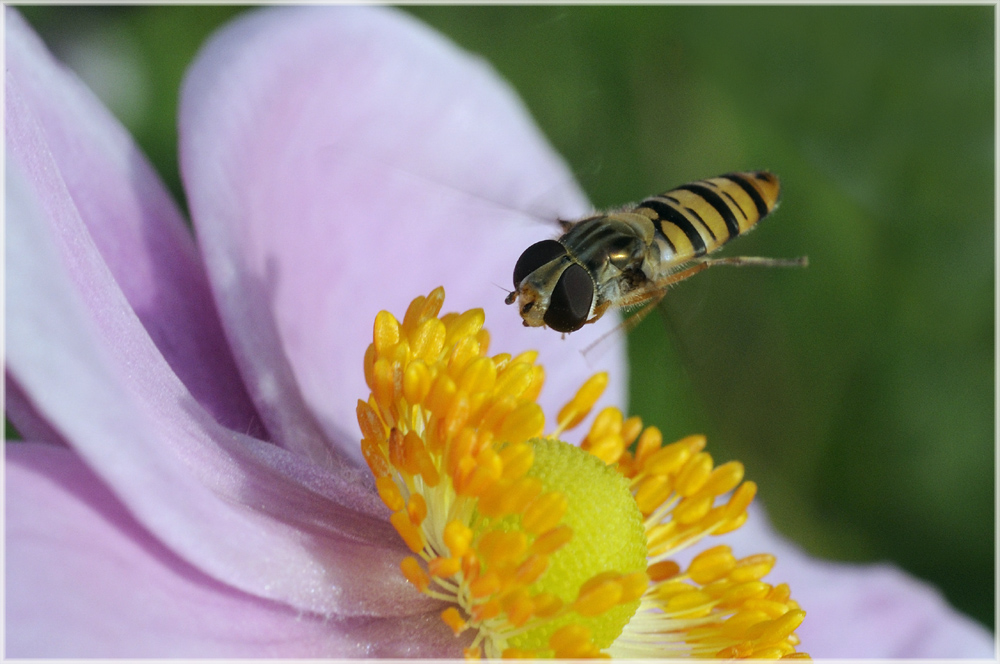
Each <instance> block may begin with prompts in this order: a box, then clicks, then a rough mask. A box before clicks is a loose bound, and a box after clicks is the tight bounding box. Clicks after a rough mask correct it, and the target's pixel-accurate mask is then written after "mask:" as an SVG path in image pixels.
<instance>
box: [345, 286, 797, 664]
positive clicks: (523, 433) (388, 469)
mask: <svg viewBox="0 0 1000 664" xmlns="http://www.w3.org/2000/svg"><path fill="white" fill-rule="evenodd" d="M443 303H444V291H443V290H442V289H436V290H435V291H433V292H432V293H431V294H430V295H428V296H427V297H418V298H416V299H415V300H414V301H413V302H412V303H411V304H410V306H409V307H408V309H407V311H406V314H405V316H404V317H403V320H402V322H400V321H398V320H397V319H396V318H395V317H393V316H392V315H391V314H389V313H388V312H384V311H383V312H380V313H379V314H378V315H377V316H376V318H375V325H374V331H373V336H372V343H371V345H370V346H369V347H368V349H367V351H366V352H365V356H364V376H365V381H366V383H367V384H368V387H369V389H370V390H371V394H370V395H369V398H368V399H367V400H366V401H359V402H358V406H357V415H358V424H359V426H360V428H361V434H362V440H361V449H362V453H363V456H364V458H365V461H366V462H367V463H368V466H369V468H370V469H371V471H372V474H373V475H374V476H375V486H376V489H377V490H378V495H379V496H380V498H381V499H382V501H383V502H384V503H385V505H386V506H387V507H388V508H389V510H390V512H391V515H390V517H389V521H390V523H391V524H392V525H393V527H394V528H395V529H396V531H397V532H398V533H399V535H400V537H401V538H402V540H403V542H404V543H405V544H406V545H407V546H408V547H409V548H410V550H411V551H413V553H414V554H415V555H414V556H410V557H407V558H405V559H404V560H403V561H402V563H401V566H400V570H401V573H402V574H403V576H404V577H405V578H406V579H407V580H408V581H409V582H410V583H411V584H413V586H414V587H415V588H416V589H417V590H418V591H420V592H424V593H427V594H428V595H430V596H432V597H434V598H436V599H441V600H445V601H448V602H450V603H451V605H450V606H448V607H447V608H446V609H445V610H444V611H442V613H441V619H442V620H443V621H444V622H445V623H446V624H447V625H448V626H449V627H450V628H451V629H452V630H453V631H454V632H455V634H459V633H461V632H466V631H469V630H471V632H472V633H473V635H474V636H473V638H472V644H471V645H470V646H469V647H468V648H466V649H465V654H466V656H467V657H469V658H479V657H481V656H484V655H485V656H489V657H497V656H504V657H532V658H534V657H553V656H555V657H562V658H580V657H607V656H608V655H609V654H615V655H621V656H628V657H664V658H665V657H677V656H684V655H693V656H701V657H724V658H728V657H797V656H799V655H800V653H797V652H796V646H797V645H798V638H797V637H796V635H795V633H794V630H795V629H796V628H797V627H798V626H799V624H800V623H801V622H802V619H803V617H804V615H805V614H804V612H803V611H801V609H799V607H798V605H797V604H796V603H795V602H794V601H793V600H791V598H790V592H789V590H788V587H787V586H786V585H784V584H781V585H777V586H771V585H769V584H767V583H765V582H764V581H763V578H764V577H765V576H766V575H767V573H768V572H770V570H771V568H772V567H773V565H774V558H773V556H769V555H766V554H761V555H756V556H748V557H745V558H742V559H739V560H737V559H736V558H735V556H734V555H733V553H732V551H731V550H730V548H729V547H727V546H717V547H713V548H710V549H707V550H705V551H702V552H701V553H700V554H698V555H697V556H695V557H694V558H693V559H692V561H691V563H690V565H688V567H687V569H684V568H682V567H681V566H680V565H678V564H677V563H676V562H675V561H673V560H672V559H671V558H670V557H671V556H672V555H673V554H674V553H675V552H676V551H678V550H680V549H682V548H684V547H687V546H691V545H694V544H696V543H698V542H699V541H700V540H701V539H703V538H704V537H707V536H710V535H714V534H719V533H723V532H727V531H730V530H733V529H735V528H738V527H739V526H740V525H741V524H742V523H743V521H745V520H746V518H747V507H748V506H749V504H750V502H751V501H752V500H753V497H754V495H755V493H756V486H755V485H754V484H753V483H752V482H743V475H744V468H743V465H742V464H740V463H738V462H729V463H725V464H722V465H720V466H715V465H714V462H713V460H712V457H711V456H710V455H709V454H707V453H706V452H704V451H703V450H704V448H705V444H706V441H705V438H704V436H689V437H687V438H684V439H682V440H680V441H677V442H675V443H672V444H669V445H664V444H663V437H662V435H661V434H660V431H659V430H658V429H656V428H655V427H649V428H643V425H642V421H641V420H640V419H639V418H637V417H629V418H626V417H624V415H623V414H622V413H621V411H619V410H618V409H616V408H612V407H609V408H604V409H603V410H602V411H600V412H599V413H598V414H597V416H596V417H595V418H594V420H593V422H592V424H591V427H590V430H589V431H588V433H587V434H586V435H585V436H584V438H583V441H582V442H581V446H580V448H579V449H578V448H573V447H572V446H570V445H568V444H566V443H562V442H559V441H558V440H556V439H557V438H558V437H560V436H561V435H562V434H563V433H564V432H566V431H569V430H571V429H573V428H574V427H576V426H578V425H579V424H580V423H581V422H582V421H583V420H584V419H585V418H586V417H587V416H588V415H589V414H590V412H591V411H592V410H593V408H594V405H595V404H596V403H597V400H598V399H599V398H600V396H601V394H602V393H603V391H604V389H605V387H606V386H607V384H608V375H607V374H605V373H599V374H596V375H595V376H593V377H591V378H590V379H589V380H587V381H586V382H585V383H584V384H583V385H582V386H581V388H580V389H579V390H578V391H577V393H576V394H575V395H574V396H573V398H572V399H571V400H570V401H569V403H567V404H566V406H564V407H563V408H562V410H560V411H559V416H558V418H557V424H556V428H555V431H553V432H552V433H551V434H549V436H548V437H547V438H539V436H541V434H542V432H543V430H544V427H545V418H544V414H543V413H542V410H541V408H540V407H539V405H538V404H537V402H536V398H537V396H538V394H539V392H540V390H541V389H542V385H543V383H544V378H545V372H544V370H543V369H542V367H541V366H539V365H536V364H535V362H536V360H537V358H538V353H537V352H536V351H527V352H524V353H520V354H509V353H499V354H496V355H493V356H489V355H488V354H487V352H488V349H489V345H490V336H489V333H488V332H487V331H486V329H484V327H483V325H484V322H485V316H484V314H483V312H482V310H479V309H473V310H470V311H466V312H464V313H461V314H455V313H449V314H445V315H443V316H439V312H440V310H441V307H442V305H443ZM581 449H582V450H583V451H581ZM717 502H718V504H717Z"/></svg>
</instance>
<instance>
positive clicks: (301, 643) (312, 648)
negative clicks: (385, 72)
mask: <svg viewBox="0 0 1000 664" xmlns="http://www.w3.org/2000/svg"><path fill="white" fill-rule="evenodd" d="M6 461H7V465H6V468H7V470H6V499H7V522H6V528H7V530H6V533H7V548H6V565H7V567H6V570H7V574H6V578H7V585H6V636H7V650H6V654H7V655H8V656H12V657H92V658H93V657H101V658H104V657H401V656H407V657H420V656H423V657H427V656H438V657H440V656H445V655H448V654H450V655H451V656H456V655H459V654H460V652H459V651H460V647H459V645H458V644H459V642H458V641H457V640H456V639H455V638H454V636H453V635H452V634H451V631H450V630H448V629H447V628H446V627H445V626H444V624H443V623H442V622H441V621H440V618H439V617H438V616H437V612H436V611H435V612H433V613H431V614H427V615H418V616H413V617H408V618H401V619H371V618H364V619H354V620H347V621H341V622H334V621H330V620H326V619H324V618H323V617H321V616H317V615H315V614H308V613H306V614H303V613H302V612H301V611H298V610H295V609H293V608H291V607H288V606H286V605H282V604H279V603H276V602H271V601H267V600H262V599H260V598H257V597H253V596H251V595H247V594H245V593H241V592H239V591H237V590H234V589H232V588H230V587H227V586H225V585H223V584H220V583H219V582H217V581H215V580H213V579H211V578H210V577H207V576H205V575H204V574H202V573H201V572H199V571H198V570H197V569H195V568H193V567H191V566H190V565H189V564H187V563H186V562H185V561H183V560H181V559H180V558H178V557H177V556H176V555H174V554H173V553H172V552H171V551H169V550H168V549H166V548H165V547H164V546H163V545H162V544H160V543H159V541H158V540H157V539H156V538H154V537H152V536H151V535H150V534H149V533H148V532H147V531H146V530H145V529H144V528H143V527H142V526H140V525H139V524H138V523H137V522H136V521H135V520H134V519H133V518H132V517H131V516H130V515H129V514H128V512H127V511H126V510H125V508H124V507H123V506H122V504H121V503H120V502H119V501H118V500H117V499H116V498H115V497H114V495H112V494H111V493H110V492H109V491H108V490H107V489H106V488H105V486H104V485H103V484H102V483H101V481H100V479H99V478H98V477H96V476H95V475H94V474H93V473H92V472H91V471H90V470H89V469H88V468H87V467H86V466H85V465H84V464H83V463H82V462H81V461H80V459H79V458H78V457H77V456H76V455H75V454H74V453H73V452H72V451H70V450H68V449H66V448H60V447H54V446H51V445H40V444H34V443H18V444H13V445H8V446H7V449H6Z"/></svg>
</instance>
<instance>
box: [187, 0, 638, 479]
mask: <svg viewBox="0 0 1000 664" xmlns="http://www.w3.org/2000/svg"><path fill="white" fill-rule="evenodd" d="M180 128H181V166H182V172H183V175H184V180H185V183H186V186H187V190H188V195H189V201H190V208H191V210H192V216H193V219H194V222H195V225H196V228H197V230H198V237H199V240H200V243H201V247H202V251H203V253H204V255H205V259H206V262H207V264H208V268H209V275H210V278H211V280H212V284H213V287H214V288H215V292H216V296H217V301H218V302H219V307H220V310H221V313H222V318H223V323H224V325H225V326H226V329H227V331H228V332H229V334H230V338H231V339H232V341H233V345H234V347H235V349H236V350H235V354H236V358H237V362H238V364H239V365H240V367H241V370H242V371H243V374H244V376H246V377H247V383H248V386H249V387H248V389H249V390H250V393H251V395H252V396H253V398H254V400H255V402H256V404H257V407H258V410H259V412H261V414H262V416H263V417H264V419H265V422H266V423H267V427H268V429H269V430H270V431H272V433H274V435H275V437H278V438H280V439H281V440H282V444H283V445H285V446H287V447H289V448H292V449H303V450H305V451H306V452H307V453H309V454H312V455H316V454H317V453H316V452H315V451H314V450H311V449H308V441H312V440H315V439H314V438H313V437H312V436H311V435H305V436H303V437H304V438H306V440H307V442H306V443H301V442H294V441H295V439H296V438H297V437H298V433H297V430H298V428H299V427H301V426H302V425H301V421H302V418H303V409H302V408H301V407H300V406H299V405H298V403H297V397H296V396H295V394H294V391H293V390H292V389H289V385H292V386H297V387H298V389H299V390H301V394H302V398H303V399H304V400H305V403H306V404H307V405H308V410H309V411H311V412H312V413H315V414H316V416H317V418H318V420H319V422H320V424H321V426H322V428H323V430H324V431H325V432H326V433H327V438H328V439H329V440H330V441H332V442H333V444H335V445H339V446H341V447H340V450H341V451H342V452H344V453H346V454H349V455H351V456H352V457H353V458H355V459H359V458H360V452H359V446H358V445H357V425H356V422H355V404H356V400H357V399H358V398H362V399H363V398H366V397H367V395H368V388H367V387H366V386H365V384H364V380H363V375H362V371H361V367H362V365H361V358H362V357H363V354H364V351H365V348H366V347H367V345H368V344H369V343H370V342H371V329H372V321H373V319H374V317H375V314H376V313H377V312H378V311H379V310H381V309H387V310H389V311H391V312H393V313H395V314H396V315H397V317H400V318H401V317H402V314H403V313H404V312H405V310H406V306H407V304H408V303H409V301H410V300H411V299H412V298H413V297H415V296H417V295H421V294H426V293H428V292H429V291H430V290H431V289H433V288H434V287H435V286H438V285H444V287H445V290H446V293H447V300H446V302H445V309H446V310H451V311H462V310H465V309H468V308H471V307H483V308H484V309H485V310H486V314H487V327H488V328H489V329H490V331H491V333H492V338H493V341H494V343H493V346H492V350H493V351H494V352H499V351H511V352H521V351H523V350H526V349H529V348H537V349H541V351H542V354H541V362H542V363H543V364H545V365H546V368H547V369H548V376H549V384H548V386H547V388H546V389H545V390H544V392H543V405H544V406H545V408H546V411H547V413H548V414H549V418H550V422H551V421H552V419H553V416H554V413H555V410H556V409H557V408H558V407H559V406H561V405H562V403H564V402H565V401H566V400H568V399H569V398H570V397H571V396H572V394H573V392H574V391H575V390H576V388H577V386H578V385H579V383H580V382H581V381H582V380H583V379H584V378H585V377H586V376H588V375H590V374H591V373H594V372H596V371H598V370H601V369H607V368H610V369H611V370H612V379H611V380H612V383H611V387H610V388H609V392H608V395H607V396H606V397H605V401H606V402H610V403H617V404H622V403H623V402H624V386H625V384H626V376H625V373H624V366H625V363H624V350H623V341H622V338H621V335H620V334H619V335H618V336H617V337H616V338H614V339H611V340H610V341H609V343H607V344H606V345H602V347H601V348H599V349H598V350H599V351H600V352H597V353H594V354H592V355H591V356H589V357H584V356H583V354H582V353H581V349H583V348H584V347H586V346H588V345H589V344H591V343H592V342H594V341H595V340H596V339H598V338H599V337H600V336H601V335H602V334H603V333H605V332H607V331H608V330H609V329H611V327H612V326H613V325H614V324H615V322H616V321H615V320H614V317H613V316H608V317H607V319H606V320H603V321H601V324H598V325H593V326H588V328H587V329H585V330H583V331H580V332H577V333H574V334H572V335H570V336H569V337H568V338H567V339H565V340H564V339H562V338H561V335H559V334H558V333H555V332H553V331H552V330H548V329H532V330H527V329H525V328H523V327H522V326H521V320H520V317H519V316H518V314H517V312H516V311H515V310H514V308H513V307H508V306H505V305H504V304H503V299H504V295H505V293H504V290H503V289H505V288H509V287H510V285H511V284H510V279H511V273H512V271H513V266H514V263H515V262H516V260H517V258H518V256H519V254H520V252H521V251H523V250H524V249H525V248H526V247H527V246H528V245H529V244H531V243H532V242H534V241H537V240H539V239H543V238H546V237H552V236H553V235H557V234H558V227H557V226H556V224H555V223H553V221H551V220H552V219H554V218H555V216H557V215H562V216H563V217H565V218H573V217H578V216H580V215H581V214H583V213H585V212H586V211H587V207H588V206H587V204H586V202H585V199H584V197H583V195H582V194H581V193H580V191H579V190H578V189H577V187H576V185H575V184H574V182H573V179H572V176H571V174H570V172H569V171H568V170H567V169H566V167H565V165H564V164H563V162H562V160H561V159H559V157H558V156H557V155H556V154H555V153H554V152H553V151H552V149H551V148H550V147H549V145H548V144H547V142H546V141H545V139H544V137H543V136H542V135H541V134H540V133H539V131H538V129H537V128H536V127H535V126H534V124H533V123H532V121H531V119H530V118H529V117H528V115H527V113H526V112H525V109H524V107H523V106H522V104H521V103H520V102H519V100H518V99H517V98H516V97H515V96H514V94H513V93H512V92H511V90H510V89H509V88H508V87H507V86H506V85H505V84H504V83H503V82H502V81H501V80H500V79H499V77H498V76H497V75H496V73H495V72H493V71H492V70H491V69H490V68H489V67H488V66H487V65H486V64H485V63H484V62H482V61H480V60H479V59H477V58H475V57H471V56H469V55H468V54H465V53H463V52H461V51H459V50H458V49H456V48H455V47H454V46H453V45H452V44H450V43H448V42H446V41H445V40H443V39H442V38H441V37H440V36H438V35H436V34H434V33H433V32H431V31H429V30H428V29H427V28H425V27H424V26H422V25H421V24H419V23H417V22H416V21H415V20H414V19H412V18H410V17H408V16H406V15H404V14H401V13H399V12H396V11H394V10H390V9H385V8H371V7H362V8H359V7H335V8H331V7H309V8H281V9H270V10H264V11H258V12H255V13H252V14H250V15H248V16H245V17H243V18H241V19H239V20H237V21H235V22H234V23H232V24H230V25H229V26H228V27H226V28H225V29H224V30H222V31H221V32H220V33H219V34H217V35H216V36H215V37H214V38H213V39H212V40H211V41H210V42H209V44H208V45H207V46H206V47H205V48H204V49H203V51H202V52H201V54H200V55H199V57H198V59H197V61H196V62H195V64H194V65H193V66H192V68H191V71H190V72H189V75H188V78H187V80H186V82H185V85H184V90H183V95H182V102H181V118H180ZM532 209H535V210H544V211H546V212H547V213H548V217H549V221H548V222H543V221H540V220H539V219H538V218H534V217H531V216H530V215H529V214H528V213H527V212H526V211H529V210H532ZM278 432H281V433H280V434H279V433H278Z"/></svg>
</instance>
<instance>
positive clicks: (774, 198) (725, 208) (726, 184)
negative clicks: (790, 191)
mask: <svg viewBox="0 0 1000 664" xmlns="http://www.w3.org/2000/svg"><path fill="white" fill-rule="evenodd" d="M780 190H781V184H780V182H779V181H778V178H777V177H776V176H775V175H772V174H771V173H768V172H767V171H757V172H755V173H729V174H727V175H721V176H719V177H717V178H710V179H708V180H699V181H697V182H692V183H691V184H685V185H683V186H680V187H677V188H676V189H672V190H670V191H668V192H667V193H665V194H660V195H659V196H653V197H652V198H648V199H646V200H644V201H642V202H641V203H639V205H637V206H636V208H635V210H634V211H635V212H638V213H639V214H642V215H644V216H648V217H650V218H651V219H652V220H653V225H654V226H655V227H656V241H657V243H658V244H659V245H660V260H661V261H662V262H663V263H664V264H667V265H676V264H677V263H682V262H684V261H687V260H689V259H692V258H697V257H698V256H704V255H705V254H708V253H711V252H713V251H715V250H716V249H718V248H719V247H721V246H722V245H724V244H725V243H726V242H728V241H729V240H731V239H733V238H734V237H736V236H737V235H740V234H742V233H746V232H747V231H748V230H750V229H751V228H753V227H754V225H755V224H756V223H757V222H758V221H760V220H761V219H763V218H764V217H766V216H767V215H768V214H770V213H771V211H772V210H774V208H775V206H776V205H777V203H778V194H779V193H780Z"/></svg>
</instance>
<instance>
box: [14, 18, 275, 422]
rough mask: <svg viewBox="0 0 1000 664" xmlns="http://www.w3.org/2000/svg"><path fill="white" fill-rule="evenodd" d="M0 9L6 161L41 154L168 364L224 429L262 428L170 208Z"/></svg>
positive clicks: (129, 144) (103, 116)
mask: <svg viewBox="0 0 1000 664" xmlns="http://www.w3.org/2000/svg"><path fill="white" fill-rule="evenodd" d="M4 10H5V17H6V27H5V36H6V56H7V57H6V63H5V64H6V76H5V85H6V95H7V97H8V99H7V118H8V123H7V126H6V135H7V158H8V159H13V160H15V161H18V162H21V163H24V162H25V160H30V159H32V155H30V154H26V152H31V151H37V150H45V151H46V153H47V156H48V158H49V159H51V166H52V167H53V168H55V169H58V172H59V174H60V176H61V181H62V182H61V186H62V187H63V188H64V193H65V196H67V197H68V198H69V199H71V200H72V202H73V205H74V207H75V209H76V212H77V214H78V215H79V219H80V221H82V223H83V224H84V225H85V226H86V229H87V233H88V234H89V236H90V238H91V241H93V242H94V244H95V246H96V248H97V250H98V251H99V252H100V255H101V258H102V260H103V261H104V262H105V263H106V265H107V269H108V270H110V271H111V273H112V274H113V275H114V278H115V280H116V281H117V283H118V284H119V286H120V287H121V288H122V291H123V293H124V295H125V297H126V299H127V300H128V304H129V306H131V307H132V309H133V310H134V311H135V314H136V316H137V317H138V318H139V320H140V322H141V323H142V325H143V326H144V327H145V329H146V331H147V332H148V333H149V335H150V337H151V338H152V340H153V343H155V344H156V346H157V348H158V349H159V351H160V352H161V353H162V354H163V357H164V358H165V359H166V361H167V362H168V363H169V364H170V367H171V368H172V369H173V370H174V372H175V373H176V374H177V375H178V377H179V378H180V379H181V380H182V381H183V382H184V384H185V386H186V387H187V388H188V389H189V390H190V391H191V394H192V395H193V396H194V397H195V399H197V401H198V403H199V404H201V405H202V406H203V407H204V408H206V409H207V410H208V411H209V412H210V413H212V415H214V416H215V417H216V418H217V419H218V420H219V421H220V422H221V423H223V424H225V425H227V426H230V427H232V428H236V429H241V430H246V429H247V428H249V427H256V428H259V426H257V424H259V423H256V424H255V419H256V416H255V414H254V410H253V405H252V404H251V402H250V400H249V398H248V397H247V394H246V391H245V389H244V387H243V383H242V381H241V380H240V377H239V375H238V373H237V372H236V366H235V364H234V363H233V359H232V356H231V354H230V351H229V348H228V346H227V343H226V340H225V337H224V336H223V334H222V328H221V326H220V325H219V320H218V314H217V313H216V311H215V304H214V302H213V301H212V297H211V293H210V291H209V288H208V282H207V280H206V277H205V270H204V267H203V266H202V265H201V261H200V257H199V256H198V251H197V249H196V248H195V245H194V242H193V239H192V237H191V233H190V231H189V230H188V229H187V228H186V227H185V225H184V222H183V221H182V219H181V216H180V213H179V212H178V210H177V207H176V206H175V205H174V203H173V201H172V200H171V198H170V196H169V194H168V193H167V191H166V189H164V187H163V185H162V184H161V182H160V180H159V178H158V177H157V175H156V173H155V172H154V171H153V169H152V167H151V166H150V165H149V163H148V162H147V161H146V158H145V156H143V154H142V153H141V152H140V151H139V149H138V148H137V147H136V145H135V143H134V142H133V140H132V137H131V136H129V135H128V132H126V131H125V129H124V128H123V127H122V126H121V125H120V124H119V123H118V121H117V120H115V119H114V118H113V117H112V116H111V114H110V113H108V111H107V110H106V109H105V108H104V107H103V106H102V105H101V103H100V102H99V101H98V100H97V99H96V98H95V97H94V95H93V94H92V93H91V92H90V90H88V89H87V88H86V86H84V85H83V83H81V82H80V81H79V80H78V79H77V78H76V77H75V76H74V75H73V74H71V73H69V72H68V71H67V70H66V69H65V68H64V67H63V66H62V65H60V64H59V63H57V62H56V61H55V60H54V58H53V57H52V55H51V54H49V52H48V51H47V50H46V48H45V46H44V45H43V44H42V43H41V41H40V40H39V39H38V37H37V36H36V35H35V34H34V33H33V32H32V31H31V29H30V28H29V27H28V26H27V24H25V22H24V19H22V18H21V16H20V15H19V14H18V13H17V12H16V11H14V10H13V9H12V8H10V7H5V8H4ZM29 118H30V119H29ZM29 125H34V126H33V127H31V126H29ZM32 132H33V133H37V134H39V135H40V136H42V137H43V138H41V140H40V141H34V140H33V139H31V138H29V137H28V136H27V135H26V133H32ZM42 203H43V204H47V201H42ZM53 212H54V211H53ZM69 250H71V248H69ZM10 415H11V416H12V417H13V418H14V421H15V423H17V424H18V425H19V426H23V427H25V428H27V427H28V426H29V425H27V424H26V423H22V422H20V421H19V420H18V419H17V418H18V416H19V411H16V410H15V411H13V412H11V413H10Z"/></svg>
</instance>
